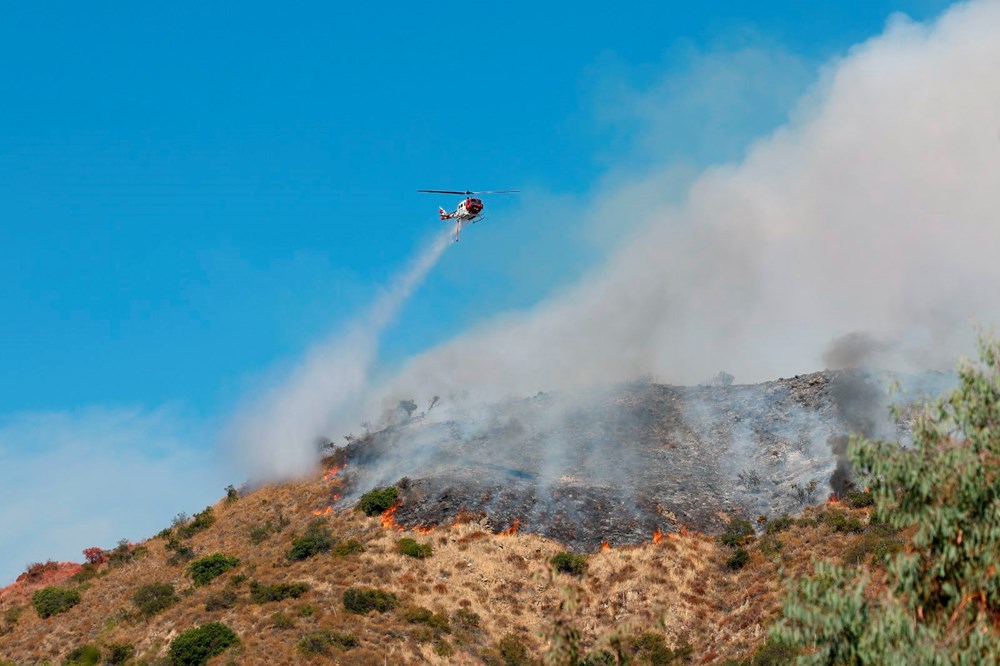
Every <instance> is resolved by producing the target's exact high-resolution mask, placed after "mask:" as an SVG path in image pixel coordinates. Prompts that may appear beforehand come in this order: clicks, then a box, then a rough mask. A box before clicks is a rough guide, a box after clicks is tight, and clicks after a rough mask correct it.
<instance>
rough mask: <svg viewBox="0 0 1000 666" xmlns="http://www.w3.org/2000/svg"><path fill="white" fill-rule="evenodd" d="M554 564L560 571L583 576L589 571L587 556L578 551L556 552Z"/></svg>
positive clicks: (553, 559)
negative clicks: (577, 552)
mask: <svg viewBox="0 0 1000 666" xmlns="http://www.w3.org/2000/svg"><path fill="white" fill-rule="evenodd" d="M552 566H553V568H554V569H555V570H556V571H557V572H558V573H564V574H569V575H571V576H582V575H583V574H584V573H585V572H586V571H587V558H586V557H584V556H583V555H577V554H576V553H567V552H562V553H556V555H555V556H553V558H552Z"/></svg>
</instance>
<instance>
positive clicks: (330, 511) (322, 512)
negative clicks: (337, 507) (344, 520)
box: [313, 504, 333, 516]
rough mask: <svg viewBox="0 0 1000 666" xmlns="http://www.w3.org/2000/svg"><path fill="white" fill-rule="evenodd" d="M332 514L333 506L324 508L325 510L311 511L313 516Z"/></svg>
mask: <svg viewBox="0 0 1000 666" xmlns="http://www.w3.org/2000/svg"><path fill="white" fill-rule="evenodd" d="M332 512H333V505H332V504H331V505H330V506H328V507H326V508H325V509H316V510H315V511H313V515H314V516H329V515H330V514H331V513H332Z"/></svg>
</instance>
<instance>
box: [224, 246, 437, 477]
mask: <svg viewBox="0 0 1000 666" xmlns="http://www.w3.org/2000/svg"><path fill="white" fill-rule="evenodd" d="M449 243H450V234H448V235H441V236H439V237H437V238H435V239H434V240H433V241H432V242H431V243H430V244H429V245H428V246H427V247H426V248H425V249H424V250H423V251H422V252H421V253H420V254H419V255H418V256H417V258H416V260H415V261H414V262H413V264H412V265H411V266H410V267H409V268H408V269H407V270H405V271H404V272H403V273H402V274H401V275H399V276H398V277H397V278H396V280H395V281H393V282H392V284H391V285H390V286H389V288H388V289H386V290H385V291H383V292H382V293H381V294H380V295H379V296H378V297H377V298H376V299H375V301H374V303H373V304H372V306H371V307H370V308H369V310H368V311H367V312H366V313H364V315H363V316H361V317H359V318H358V319H357V320H356V321H355V322H354V323H353V324H351V325H349V326H348V327H347V328H346V330H343V331H338V332H337V333H335V334H334V335H332V336H331V337H330V338H329V339H327V340H325V341H323V342H322V343H320V344H318V345H316V346H315V347H314V348H313V349H312V350H310V351H309V352H308V353H307V354H306V356H305V358H304V359H303V360H302V362H301V363H300V364H299V365H298V367H297V368H295V370H294V371H293V372H292V373H291V374H290V375H289V376H288V377H287V378H286V379H285V381H284V382H282V383H280V384H279V385H277V386H274V387H272V388H271V389H270V390H267V391H265V392H264V393H263V395H261V396H259V397H258V398H257V399H255V400H252V401H251V404H250V406H248V407H247V408H245V409H243V410H242V411H241V412H240V413H239V414H238V415H237V417H236V419H235V420H234V422H233V423H232V424H231V425H230V429H229V435H228V437H227V439H228V442H229V445H230V446H231V447H233V448H235V449H236V452H237V455H238V458H239V459H240V460H242V461H243V462H244V463H245V464H246V465H247V467H248V471H249V472H250V473H251V474H252V475H253V476H254V477H261V476H263V477H268V478H271V477H275V476H277V477H285V476H292V475H295V474H299V473H302V472H304V471H306V470H308V469H310V467H311V465H312V464H313V463H314V462H315V455H316V446H315V442H316V440H317V438H318V437H319V436H320V435H321V434H322V433H324V432H326V431H327V430H328V428H329V427H330V425H331V423H334V422H337V421H338V419H340V420H343V419H348V418H350V419H356V417H357V414H358V413H359V412H360V411H361V406H362V400H361V398H362V396H363V395H364V394H365V392H366V390H368V388H369V386H368V385H369V377H370V372H371V370H372V365H373V363H374V362H375V359H376V357H377V353H378V344H379V339H380V337H381V335H382V332H383V331H384V330H385V329H386V327H387V326H388V325H389V324H390V323H392V321H393V318H394V317H395V315H396V314H397V313H398V312H399V310H400V308H401V307H402V306H403V304H404V303H405V302H406V300H407V299H408V298H409V297H410V295H411V294H412V293H413V291H414V289H416V288H417V286H419V285H420V283H421V282H422V281H423V280H424V278H425V277H426V276H427V274H428V273H429V272H430V271H431V269H433V268H434V266H435V265H436V264H437V262H438V260H439V259H440V258H441V255H442V254H444V251H445V249H447V248H448V245H449ZM355 422H357V421H356V420H355Z"/></svg>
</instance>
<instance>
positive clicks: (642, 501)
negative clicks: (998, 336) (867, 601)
mask: <svg viewBox="0 0 1000 666" xmlns="http://www.w3.org/2000/svg"><path fill="white" fill-rule="evenodd" d="M720 377H721V378H722V379H721V380H720ZM731 379H732V378H731V377H727V376H726V375H725V374H724V373H720V376H719V377H717V378H716V379H715V380H713V381H711V382H708V383H706V384H704V385H701V386H693V387H683V386H670V385H663V384H657V383H653V382H650V381H639V382H632V383H626V384H619V385H614V386H607V387H603V388H600V389H592V390H586V391H575V392H563V393H556V394H544V393H539V394H538V395H535V396H533V397H530V398H520V399H511V400H506V401H502V402H497V403H493V404H489V405H467V404H461V403H454V404H449V401H443V402H440V403H439V402H436V401H435V402H433V406H430V407H429V408H428V409H426V410H423V411H420V410H419V408H418V407H417V405H416V403H414V402H411V401H407V402H405V403H402V404H401V405H400V409H399V410H397V411H396V413H395V414H387V415H386V417H385V418H386V423H387V425H385V427H383V428H380V429H375V430H374V431H367V432H364V433H362V434H360V435H352V436H350V437H348V443H347V444H346V445H345V446H341V447H338V446H333V445H332V444H331V445H330V446H328V447H327V449H326V451H325V453H326V455H327V456H328V460H330V461H331V463H333V462H336V463H337V464H343V463H345V462H346V463H347V466H348V467H347V471H346V472H344V473H343V474H342V475H341V479H342V483H341V484H339V485H338V488H337V492H338V493H343V495H344V497H343V498H342V499H340V500H339V503H340V505H341V506H345V507H346V506H349V505H350V504H351V503H352V502H353V501H354V500H356V499H357V497H358V496H359V495H360V494H361V493H364V492H366V491H368V490H370V489H372V488H374V487H379V486H385V485H393V484H394V485H396V486H397V488H398V489H399V491H400V499H401V504H400V505H399V506H398V507H397V508H396V509H395V510H394V511H393V512H392V513H391V515H388V516H387V517H386V520H387V522H389V521H393V522H395V523H396V524H398V525H403V526H408V527H423V528H430V527H433V526H437V525H448V524H452V523H454V522H455V521H456V520H460V519H461V518H462V516H470V515H471V516H477V517H486V518H488V520H489V523H490V525H491V526H492V527H493V529H494V531H497V532H502V531H516V530H524V531H530V532H533V533H538V534H542V535H544V536H547V537H551V538H554V539H556V540H558V541H561V542H563V543H565V544H567V545H568V546H570V547H572V548H575V549H580V550H589V551H593V550H596V549H597V548H599V547H600V546H601V545H602V544H603V543H608V544H609V545H611V546H620V545H626V544H635V543H639V542H643V541H648V540H650V539H651V538H653V537H654V534H656V533H661V534H665V533H671V532H677V531H679V530H681V529H682V528H688V529H694V530H698V531H704V532H709V533H712V532H715V531H717V530H719V529H720V528H721V527H722V526H723V525H725V523H726V522H728V521H729V520H731V519H733V518H745V519H749V520H754V519H756V518H757V517H758V516H761V515H763V516H767V517H772V516H776V515H780V514H782V513H785V512H796V511H797V510H799V509H800V508H801V507H802V506H803V505H806V504H810V503H815V502H818V501H822V500H824V499H826V497H827V496H828V494H829V493H830V492H832V491H837V492H844V491H845V490H846V489H847V487H848V486H849V484H850V483H851V471H850V468H849V465H848V464H847V461H846V457H845V451H846V443H847V440H848V435H849V434H851V433H858V434H863V435H865V436H871V437H888V438H893V437H897V436H899V437H902V438H903V439H904V440H905V435H906V432H907V424H906V423H905V419H904V420H903V421H897V420H894V419H893V418H892V417H891V415H890V410H889V406H890V404H891V403H892V402H893V401H894V400H895V401H897V402H898V401H904V402H905V401H910V400H914V399H916V400H923V399H926V398H928V397H931V396H933V395H936V394H937V393H939V392H940V391H942V390H943V389H944V388H946V387H947V386H948V384H949V382H950V381H951V377H950V376H949V375H944V374H941V373H924V374H921V375H915V376H908V377H901V376H890V375H887V374H885V373H875V372H871V371H866V370H835V371H824V372H817V373H812V374H808V375H801V376H797V377H794V378H790V379H779V380H776V381H770V382H765V383H762V384H753V385H732V384H731V383H730V380H731ZM893 381H895V382H896V383H899V384H902V385H903V387H904V390H903V391H902V392H901V393H899V394H897V395H896V396H895V397H893V396H892V395H890V393H889V392H888V391H887V388H888V386H889V384H890V382H893ZM345 488H346V489H347V492H345Z"/></svg>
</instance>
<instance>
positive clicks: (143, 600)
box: [132, 583, 180, 617]
mask: <svg viewBox="0 0 1000 666" xmlns="http://www.w3.org/2000/svg"><path fill="white" fill-rule="evenodd" d="M178 601H180V597H178V596H177V595H176V594H175V593H174V586H173V585H171V584H170V583H150V584H149V585H143V586H142V587H140V588H139V589H138V590H136V591H135V594H133V595H132V603H134V604H135V607H136V608H138V609H139V612H140V613H142V614H143V615H145V616H146V617H152V616H154V615H156V614H157V613H161V612H163V611H165V610H167V609H168V608H170V607H171V606H173V605H174V604H175V603H177V602H178Z"/></svg>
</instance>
